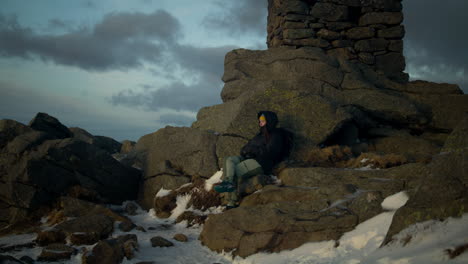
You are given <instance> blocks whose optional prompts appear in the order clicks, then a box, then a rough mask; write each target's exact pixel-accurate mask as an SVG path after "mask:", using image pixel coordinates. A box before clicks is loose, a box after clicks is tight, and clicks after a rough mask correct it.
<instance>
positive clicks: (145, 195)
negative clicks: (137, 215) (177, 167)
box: [138, 174, 190, 210]
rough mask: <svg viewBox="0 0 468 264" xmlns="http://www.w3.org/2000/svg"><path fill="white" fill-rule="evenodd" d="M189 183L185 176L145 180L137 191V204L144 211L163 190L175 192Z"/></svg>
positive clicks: (165, 176) (157, 177)
mask: <svg viewBox="0 0 468 264" xmlns="http://www.w3.org/2000/svg"><path fill="white" fill-rule="evenodd" d="M189 182H190V178H188V177H186V176H174V175H167V174H162V175H158V176H156V177H151V178H147V179H146V180H145V181H144V183H143V185H142V186H141V189H140V191H139V197H138V203H139V204H140V206H141V207H142V208H144V209H146V210H148V209H151V208H152V207H153V205H154V200H155V198H156V194H157V193H158V192H159V190H161V189H162V188H164V189H165V190H175V189H177V188H178V187H180V186H182V185H184V184H187V183H189Z"/></svg>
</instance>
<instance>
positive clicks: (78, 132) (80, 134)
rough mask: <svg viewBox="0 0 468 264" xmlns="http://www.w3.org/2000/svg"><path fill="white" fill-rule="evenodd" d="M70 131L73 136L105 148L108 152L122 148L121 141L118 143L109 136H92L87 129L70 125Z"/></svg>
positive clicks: (112, 152) (111, 152) (114, 151)
mask: <svg viewBox="0 0 468 264" xmlns="http://www.w3.org/2000/svg"><path fill="white" fill-rule="evenodd" d="M70 131H71V132H72V134H73V138H76V139H79V140H82V141H84V142H86V143H89V144H91V145H94V146H96V147H98V148H100V149H103V150H105V151H106V152H107V153H109V154H114V153H118V152H120V150H121V148H122V143H119V142H117V141H116V140H114V139H112V138H110V137H104V136H93V135H91V134H90V133H89V132H88V131H86V130H84V129H82V128H79V127H72V128H70Z"/></svg>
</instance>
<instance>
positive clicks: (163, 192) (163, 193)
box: [156, 188, 171, 197]
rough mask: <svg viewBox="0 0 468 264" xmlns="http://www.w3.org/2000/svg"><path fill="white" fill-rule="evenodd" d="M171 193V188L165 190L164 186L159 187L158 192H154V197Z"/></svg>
mask: <svg viewBox="0 0 468 264" xmlns="http://www.w3.org/2000/svg"><path fill="white" fill-rule="evenodd" d="M169 193H171V190H166V189H164V188H161V189H159V191H158V193H156V197H163V196H166V195H168V194H169Z"/></svg>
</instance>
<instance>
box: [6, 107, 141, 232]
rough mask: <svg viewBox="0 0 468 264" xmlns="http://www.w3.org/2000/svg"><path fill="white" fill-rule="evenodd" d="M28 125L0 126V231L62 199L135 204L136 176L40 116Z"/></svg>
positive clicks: (8, 123)
mask: <svg viewBox="0 0 468 264" xmlns="http://www.w3.org/2000/svg"><path fill="white" fill-rule="evenodd" d="M30 124H31V126H24V125H22V124H19V123H17V122H14V121H9V120H7V121H5V120H4V121H2V132H1V133H0V136H1V137H2V142H5V143H4V146H3V148H2V149H1V150H0V177H1V178H0V190H1V193H2V195H1V196H0V211H1V214H0V215H1V217H0V222H1V223H2V225H7V224H12V223H16V222H18V221H23V220H27V219H28V218H29V217H35V216H40V215H37V214H36V212H39V211H38V209H40V208H44V207H47V206H50V205H52V204H53V202H54V201H56V199H57V198H58V197H60V196H64V195H71V196H76V197H86V198H89V199H92V200H95V201H97V202H104V203H121V202H123V201H125V200H132V199H136V197H137V191H138V185H139V179H140V172H139V171H138V170H136V169H133V168H129V167H127V166H124V165H122V164H121V163H119V162H118V161H117V160H115V159H114V158H112V157H111V156H110V155H109V154H108V153H107V152H106V151H104V150H103V149H101V148H99V147H96V146H95V145H91V144H89V143H87V142H85V141H83V140H80V139H75V138H72V137H71V136H72V133H71V132H70V130H68V128H66V127H65V126H63V125H62V124H61V123H60V122H59V121H58V120H57V119H56V118H53V117H50V116H48V115H46V114H42V113H40V114H38V115H37V116H36V117H35V118H34V119H33V120H32V121H31V122H30ZM36 129H39V130H36ZM39 214H40V213H39Z"/></svg>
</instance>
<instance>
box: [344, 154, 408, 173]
mask: <svg viewBox="0 0 468 264" xmlns="http://www.w3.org/2000/svg"><path fill="white" fill-rule="evenodd" d="M406 163H408V160H407V159H406V157H405V156H403V155H399V154H384V155H380V154H377V153H371V152H367V153H362V154H361V155H359V157H357V158H354V159H350V160H348V161H347V162H344V164H341V166H340V167H347V168H363V167H368V168H372V169H386V168H391V167H395V166H400V165H403V164H406Z"/></svg>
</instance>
